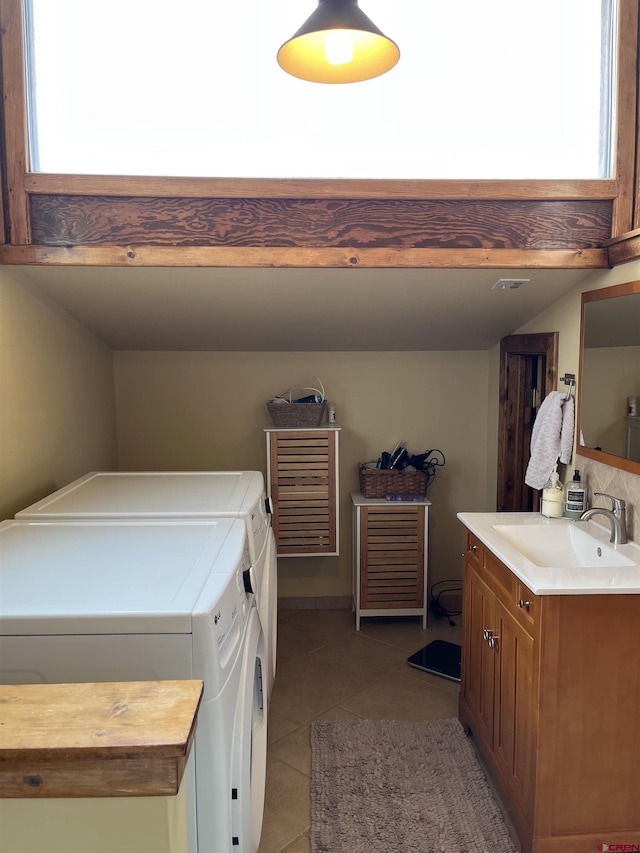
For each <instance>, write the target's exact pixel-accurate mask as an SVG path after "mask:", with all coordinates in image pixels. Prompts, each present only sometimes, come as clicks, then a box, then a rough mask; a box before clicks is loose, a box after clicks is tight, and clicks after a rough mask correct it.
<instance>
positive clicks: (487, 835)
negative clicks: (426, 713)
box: [310, 718, 516, 853]
mask: <svg viewBox="0 0 640 853" xmlns="http://www.w3.org/2000/svg"><path fill="white" fill-rule="evenodd" d="M310 737H311V853H406V851H412V853H495V851H496V850H500V851H501V853H516V847H515V845H514V843H513V840H512V838H511V836H510V834H509V830H508V829H507V826H506V824H505V822H504V818H503V815H502V812H501V811H500V809H499V807H498V805H497V803H496V800H495V798H494V796H493V793H492V791H491V788H490V787H489V784H488V783H487V780H486V778H485V776H484V773H483V771H482V769H481V767H480V764H479V763H478V759H477V758H476V755H475V752H474V750H473V747H472V746H471V744H470V742H469V740H468V738H467V736H466V735H465V733H464V731H463V729H462V726H461V725H460V723H459V722H458V720H457V719H455V718H452V719H446V720H436V721H429V722H406V721H395V720H319V721H316V722H313V723H312V724H311V735H310Z"/></svg>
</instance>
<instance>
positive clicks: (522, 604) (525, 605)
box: [518, 598, 531, 611]
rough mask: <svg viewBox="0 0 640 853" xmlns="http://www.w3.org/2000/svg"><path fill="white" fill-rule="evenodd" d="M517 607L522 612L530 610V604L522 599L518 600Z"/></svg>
mask: <svg viewBox="0 0 640 853" xmlns="http://www.w3.org/2000/svg"><path fill="white" fill-rule="evenodd" d="M518 607H521V608H522V609H523V610H526V611H529V609H530V608H531V602H530V601H525V600H524V598H519V599H518Z"/></svg>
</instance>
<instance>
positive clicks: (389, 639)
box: [258, 610, 461, 853]
mask: <svg viewBox="0 0 640 853" xmlns="http://www.w3.org/2000/svg"><path fill="white" fill-rule="evenodd" d="M456 622H457V624H456V627H451V626H450V625H449V623H448V622H447V620H446V619H436V620H432V621H431V623H430V624H429V627H428V628H427V630H426V631H423V630H422V620H421V619H420V618H414V617H404V618H402V619H400V618H389V617H387V618H382V617H380V618H375V619H365V620H364V621H363V624H362V625H361V629H360V631H356V630H355V617H354V615H353V613H352V612H351V611H350V610H282V611H281V612H280V614H279V620H278V632H279V633H278V667H277V674H276V681H275V685H274V690H273V694H272V699H271V710H270V714H269V748H268V758H267V792H266V802H265V816H264V824H263V829H262V839H261V842H260V848H259V851H258V853H309V827H310V802H311V798H310V791H309V781H310V773H311V749H310V746H309V724H310V722H311V721H312V720H318V719H340V720H350V719H376V720H381V719H394V720H439V719H443V718H445V717H455V716H457V713H458V691H459V685H458V684H457V683H456V682H453V681H449V680H448V679H445V678H440V677H438V676H433V675H430V674H428V673H425V672H422V671H421V670H418V669H415V668H413V667H410V666H409V665H408V664H407V662H406V661H407V658H408V657H409V655H411V654H413V652H417V651H418V650H419V649H421V648H422V647H423V646H426V645H427V643H429V642H431V641H432V640H449V642H452V643H460V642H461V629H460V627H459V622H458V620H456Z"/></svg>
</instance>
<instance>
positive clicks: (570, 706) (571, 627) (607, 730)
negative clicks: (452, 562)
mask: <svg viewBox="0 0 640 853" xmlns="http://www.w3.org/2000/svg"><path fill="white" fill-rule="evenodd" d="M460 720H461V722H462V724H463V725H464V726H465V727H466V728H467V729H468V730H470V731H471V732H472V733H473V736H474V739H475V741H476V743H477V745H478V748H479V749H480V752H481V753H482V755H483V757H484V760H485V762H486V765H487V767H488V769H489V771H490V773H491V775H492V777H493V779H494V781H495V783H496V785H497V787H498V789H499V790H500V792H501V794H502V796H503V797H504V800H505V802H506V804H507V806H508V808H509V811H510V813H511V816H512V817H513V820H514V822H515V824H516V827H517V830H518V834H519V837H520V842H521V847H522V853H582V851H588V850H595V849H597V846H598V845H602V844H608V845H610V846H612V845H613V844H619V845H624V844H636V845H640V774H638V772H637V768H638V766H640V596H638V595H601V594H598V595H541V596H536V595H534V594H533V593H532V592H531V590H529V589H527V587H526V586H525V585H524V584H523V583H522V582H521V581H520V580H519V579H518V578H517V577H516V576H515V575H514V574H513V573H512V572H511V571H510V570H509V569H508V567H507V566H505V565H504V564H503V563H502V562H501V561H500V560H498V559H497V557H495V555H494V554H493V553H492V552H491V551H489V550H488V549H486V548H485V547H484V546H483V545H482V543H481V542H480V541H479V540H478V539H477V538H476V537H475V536H474V535H473V534H472V533H471V532H470V531H467V532H466V547H465V566H464V597H463V650H462V684H461V693H460ZM634 768H635V769H634ZM620 849H622V848H620ZM625 849H627V848H625ZM628 849H633V848H632V847H629V848H628Z"/></svg>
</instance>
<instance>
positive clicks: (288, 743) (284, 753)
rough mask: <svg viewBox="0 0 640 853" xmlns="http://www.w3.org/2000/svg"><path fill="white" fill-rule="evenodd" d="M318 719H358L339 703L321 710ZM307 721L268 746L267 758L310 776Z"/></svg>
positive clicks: (309, 744)
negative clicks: (274, 759)
mask: <svg viewBox="0 0 640 853" xmlns="http://www.w3.org/2000/svg"><path fill="white" fill-rule="evenodd" d="M316 719H318V720H358V719H360V718H359V717H358V716H357V714H353V713H352V712H351V711H348V710H347V709H346V708H343V707H342V706H341V705H334V706H333V708H329V709H328V710H326V711H323V712H322V714H319V716H318V717H316ZM309 725H310V724H309V723H305V724H304V725H302V726H298V728H296V729H294V730H293V731H292V732H290V733H289V734H287V735H286V736H285V737H283V738H281V739H280V740H278V741H277V743H274V744H273V746H271V747H269V754H268V759H267V760H271V759H272V758H276V759H278V761H282V762H283V763H284V764H288V765H289V766H290V767H293V768H295V769H296V770H298V771H299V772H300V773H304V775H305V776H309V777H311V742H310V740H309Z"/></svg>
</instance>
